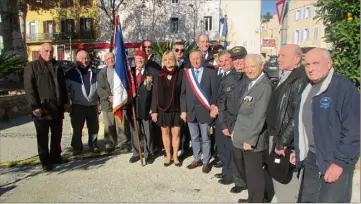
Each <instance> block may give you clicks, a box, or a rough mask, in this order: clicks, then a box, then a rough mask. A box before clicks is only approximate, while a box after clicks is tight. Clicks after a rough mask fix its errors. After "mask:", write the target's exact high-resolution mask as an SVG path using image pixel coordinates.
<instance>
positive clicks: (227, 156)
mask: <svg viewBox="0 0 361 204" xmlns="http://www.w3.org/2000/svg"><path fill="white" fill-rule="evenodd" d="M215 140H216V146H217V153H218V158H219V159H220V160H221V162H222V174H223V175H224V178H225V179H227V180H230V179H232V178H233V171H232V160H233V155H232V147H233V144H232V140H231V138H230V137H227V136H225V135H224V134H223V132H222V127H221V124H219V123H218V121H217V122H216V128H215Z"/></svg>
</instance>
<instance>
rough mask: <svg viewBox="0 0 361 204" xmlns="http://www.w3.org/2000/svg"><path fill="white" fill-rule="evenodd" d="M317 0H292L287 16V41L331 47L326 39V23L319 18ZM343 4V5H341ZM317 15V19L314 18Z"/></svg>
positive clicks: (309, 45)
mask: <svg viewBox="0 0 361 204" xmlns="http://www.w3.org/2000/svg"><path fill="white" fill-rule="evenodd" d="M316 3H317V0H308V1H301V0H290V1H289V10H288V16H287V43H288V44H290V43H292V44H298V45H300V46H301V47H321V48H326V49H329V48H330V47H331V44H329V43H326V42H325V41H324V38H323V37H324V35H325V25H324V24H323V21H322V20H319V19H317V16H318V8H317V6H316ZM340 6H342V5H340ZM315 17H316V19H314V18H315Z"/></svg>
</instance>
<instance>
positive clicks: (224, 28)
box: [219, 16, 228, 49]
mask: <svg viewBox="0 0 361 204" xmlns="http://www.w3.org/2000/svg"><path fill="white" fill-rule="evenodd" d="M219 21H220V23H221V26H220V30H219V42H220V43H221V42H223V47H224V49H227V35H228V25H227V16H224V17H222V18H221V19H220V20H219Z"/></svg>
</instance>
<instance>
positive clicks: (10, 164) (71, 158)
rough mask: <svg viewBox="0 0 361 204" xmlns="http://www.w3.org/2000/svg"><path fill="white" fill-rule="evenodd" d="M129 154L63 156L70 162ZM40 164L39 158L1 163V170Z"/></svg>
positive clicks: (118, 150) (119, 150)
mask: <svg viewBox="0 0 361 204" xmlns="http://www.w3.org/2000/svg"><path fill="white" fill-rule="evenodd" d="M125 153H128V152H127V151H126V150H122V149H115V150H114V151H113V152H112V153H108V152H105V151H101V152H100V153H85V154H82V155H77V156H73V155H72V154H70V153H67V154H63V155H62V156H63V158H64V159H68V160H69V162H71V161H78V160H86V159H93V158H99V157H107V156H116V155H120V154H125ZM39 164H40V160H39V157H38V156H34V157H31V158H29V159H23V160H15V161H5V162H0V168H1V167H8V168H9V167H22V166H36V165H39Z"/></svg>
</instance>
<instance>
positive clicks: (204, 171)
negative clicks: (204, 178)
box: [202, 164, 212, 174]
mask: <svg viewBox="0 0 361 204" xmlns="http://www.w3.org/2000/svg"><path fill="white" fill-rule="evenodd" d="M211 170H212V167H211V165H210V164H204V165H203V168H202V172H203V173H205V174H208V173H209V172H210V171H211Z"/></svg>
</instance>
